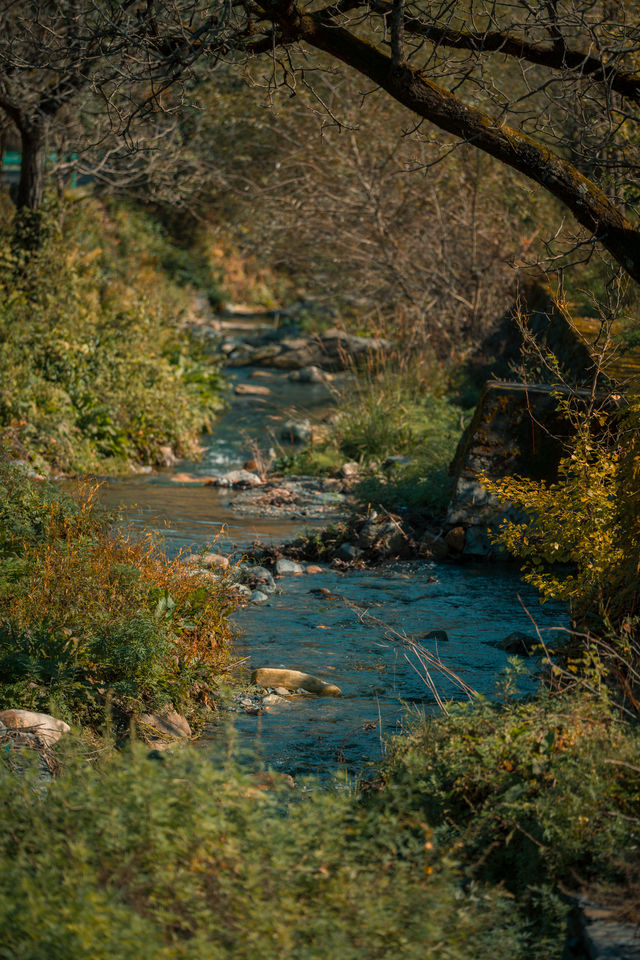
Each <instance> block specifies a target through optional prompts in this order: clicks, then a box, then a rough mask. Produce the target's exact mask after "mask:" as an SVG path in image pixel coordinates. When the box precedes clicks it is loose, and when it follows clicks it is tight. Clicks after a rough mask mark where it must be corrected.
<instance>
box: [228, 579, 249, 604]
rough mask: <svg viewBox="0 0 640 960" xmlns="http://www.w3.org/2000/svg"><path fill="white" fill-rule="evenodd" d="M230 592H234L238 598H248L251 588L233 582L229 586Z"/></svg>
mask: <svg viewBox="0 0 640 960" xmlns="http://www.w3.org/2000/svg"><path fill="white" fill-rule="evenodd" d="M231 592H232V593H233V594H235V596H236V597H237V598H238V600H250V599H251V589H250V588H249V587H247V586H246V585H245V584H244V583H234V584H232V586H231Z"/></svg>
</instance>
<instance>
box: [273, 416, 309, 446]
mask: <svg viewBox="0 0 640 960" xmlns="http://www.w3.org/2000/svg"><path fill="white" fill-rule="evenodd" d="M311 436H312V430H311V421H310V420H287V421H286V423H283V424H282V427H281V428H280V438H281V439H282V440H286V441H287V442H288V443H309V441H310V440H311Z"/></svg>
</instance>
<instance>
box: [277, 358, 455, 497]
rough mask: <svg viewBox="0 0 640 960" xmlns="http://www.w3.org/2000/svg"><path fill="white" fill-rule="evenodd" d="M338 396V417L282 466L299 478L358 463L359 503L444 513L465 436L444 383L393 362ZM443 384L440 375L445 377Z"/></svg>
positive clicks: (387, 360) (385, 361)
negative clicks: (459, 445)
mask: <svg viewBox="0 0 640 960" xmlns="http://www.w3.org/2000/svg"><path fill="white" fill-rule="evenodd" d="M379 364H380V365H379V367H378V368H376V369H373V370H370V371H368V372H367V373H365V374H364V375H362V376H360V378H359V379H358V381H357V383H356V386H355V389H352V390H351V392H350V393H349V394H348V395H347V394H345V395H342V396H340V395H339V396H338V397H337V398H336V401H337V412H336V414H335V415H334V416H333V418H332V419H331V421H330V422H329V423H328V424H327V426H326V427H325V428H324V429H323V430H322V432H321V436H320V437H319V439H318V440H317V441H316V442H314V443H313V444H312V445H311V446H309V447H308V448H306V449H305V450H303V451H301V452H299V453H295V454H293V455H291V456H289V457H288V458H285V459H284V460H281V461H280V463H279V466H280V467H282V468H284V469H286V470H289V471H291V472H295V473H308V474H319V475H323V474H330V473H334V472H336V471H337V470H338V469H339V468H340V466H341V465H342V464H343V463H344V462H345V461H357V462H358V463H359V464H360V466H361V474H362V480H361V482H360V483H359V484H358V485H357V486H356V487H355V489H354V494H355V496H356V498H357V499H358V500H359V502H360V503H362V504H363V505H366V504H369V503H370V504H376V505H382V506H383V507H385V508H388V509H391V510H398V509H401V508H405V509H406V508H409V509H412V510H413V509H421V508H422V509H425V510H427V511H429V512H431V513H432V514H434V515H440V514H442V513H443V512H444V510H445V509H446V506H447V503H448V500H449V496H450V492H451V478H450V477H449V475H448V467H449V464H450V462H451V460H452V459H453V455H454V453H455V450H456V446H457V443H458V441H459V439H460V434H461V431H462V419H463V411H462V410H461V408H459V407H458V406H456V404H455V403H453V402H452V401H450V400H449V399H447V397H446V396H444V395H443V391H444V384H443V383H439V382H438V381H437V378H435V375H434V376H431V377H428V376H427V375H426V373H425V371H424V370H417V369H416V368H415V365H414V367H411V366H410V367H409V368H405V367H406V364H402V363H401V361H400V359H399V358H398V357H396V356H395V355H392V356H388V357H386V358H384V359H383V360H381V361H380V362H379ZM440 380H442V375H441V374H440Z"/></svg>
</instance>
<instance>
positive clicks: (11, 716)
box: [0, 710, 71, 747]
mask: <svg viewBox="0 0 640 960" xmlns="http://www.w3.org/2000/svg"><path fill="white" fill-rule="evenodd" d="M0 722H1V723H2V724H4V726H5V727H7V728H8V729H9V730H24V731H25V732H28V733H33V734H34V735H35V737H36V738H37V739H38V740H40V741H41V742H42V743H43V744H44V745H45V746H47V747H48V746H51V744H53V743H56V742H57V741H58V740H59V739H60V737H62V736H63V735H64V734H65V733H71V727H70V726H69V724H68V723H65V722H64V720H58V719H57V718H56V717H52V716H50V715H49V714H48V713H34V712H33V711H31V710H3V711H2V712H1V713H0Z"/></svg>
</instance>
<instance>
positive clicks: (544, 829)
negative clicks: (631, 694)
mask: <svg viewBox="0 0 640 960" xmlns="http://www.w3.org/2000/svg"><path fill="white" fill-rule="evenodd" d="M639 751H640V732H639V730H638V727H637V725H630V726H629V725H626V724H623V723H621V722H620V720H619V719H618V717H617V715H616V713H615V712H614V711H611V710H609V709H608V708H607V707H606V706H605V705H604V704H603V703H602V701H598V700H595V699H593V698H589V697H584V696H578V695H576V694H574V695H571V696H565V697H563V698H553V697H552V696H550V695H548V694H545V693H542V694H541V695H539V696H538V697H537V698H536V699H535V700H533V701H531V702H526V703H523V702H520V703H512V704H510V705H508V706H506V707H501V706H499V705H497V704H490V703H486V702H484V703H483V702H479V703H476V704H475V705H474V706H473V707H472V708H470V707H468V706H465V705H456V706H451V707H450V715H449V716H448V717H446V718H432V719H427V720H422V721H420V722H417V723H416V724H414V726H413V727H412V728H411V729H410V730H409V731H408V734H407V736H405V737H401V738H398V739H396V740H395V741H394V742H393V744H392V747H391V751H390V754H389V761H388V768H387V770H386V773H385V775H384V780H385V782H386V784H387V789H386V790H385V791H383V792H382V793H381V794H380V796H379V800H378V801H376V803H377V804H378V805H382V806H383V807H384V808H387V807H392V808H393V809H396V810H403V811H404V812H405V815H408V812H409V811H411V812H412V813H413V815H414V816H418V815H422V816H423V817H424V818H425V819H426V820H427V821H428V822H429V823H431V824H432V825H433V826H434V828H436V829H435V838H436V840H439V841H440V842H441V843H445V842H447V843H450V844H451V848H452V849H453V850H455V855H456V857H458V858H459V859H461V860H463V861H464V862H465V864H466V865H467V871H468V873H469V875H470V876H473V877H475V878H478V879H480V878H481V879H483V880H484V881H493V882H495V881H497V880H502V881H504V883H505V884H506V885H507V887H508V889H509V890H510V891H511V892H512V893H514V894H515V895H516V896H517V897H518V898H519V900H520V902H521V903H522V904H523V905H524V904H525V903H528V904H529V905H530V907H533V908H534V916H535V915H537V916H538V920H539V921H540V923H542V924H550V923H551V925H553V923H554V922H555V923H558V922H560V920H561V919H562V916H563V913H564V910H563V908H562V907H561V905H560V904H559V903H558V902H556V906H555V910H556V916H555V920H554V917H553V914H552V913H548V912H547V913H546V915H545V910H548V909H549V906H550V903H551V901H550V900H549V899H548V898H547V899H545V900H544V901H543V903H544V904H545V906H544V910H541V912H540V913H539V914H536V911H535V903H536V898H538V897H539V896H540V893H541V891H543V890H544V889H545V888H546V889H547V890H549V889H552V888H554V887H556V889H557V885H558V884H559V883H562V884H564V885H565V886H566V887H567V886H568V887H569V888H575V886H576V884H578V885H580V886H582V887H583V888H584V887H585V885H588V884H596V883H597V884H599V885H600V886H601V888H602V889H601V895H602V896H604V893H605V891H606V889H607V888H608V889H609V890H610V891H613V890H615V888H616V887H617V886H622V887H628V884H629V882H632V883H633V894H632V896H633V897H635V901H636V909H637V908H638V907H640V876H638V874H637V863H638V853H639V840H638V827H639V826H640V817H639V810H640V768H639V767H638V764H637V758H638V753H639ZM627 893H628V894H630V893H631V890H630V889H627ZM613 896H614V898H615V896H616V895H615V894H613ZM629 906H630V907H631V898H630V899H629ZM549 932H550V933H552V931H549ZM556 937H557V933H556ZM556 942H557V941H556ZM549 955H550V956H551V955H552V953H550V954H549Z"/></svg>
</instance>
